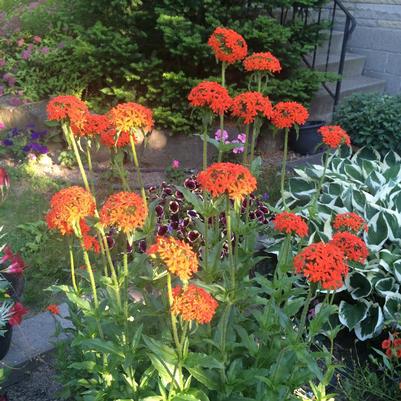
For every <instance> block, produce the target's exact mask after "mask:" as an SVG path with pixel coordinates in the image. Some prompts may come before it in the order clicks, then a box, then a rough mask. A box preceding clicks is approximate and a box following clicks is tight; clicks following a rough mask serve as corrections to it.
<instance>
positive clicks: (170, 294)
mask: <svg viewBox="0 0 401 401" xmlns="http://www.w3.org/2000/svg"><path fill="white" fill-rule="evenodd" d="M167 293H168V301H169V305H170V319H171V327H172V331H173V339H174V343H175V346H176V348H177V353H178V358H179V359H180V358H181V353H180V350H181V346H180V340H179V338H178V330H177V319H176V316H175V315H174V313H173V311H172V307H173V302H174V298H173V289H172V286H171V274H170V273H167Z"/></svg>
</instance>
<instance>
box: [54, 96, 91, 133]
mask: <svg viewBox="0 0 401 401" xmlns="http://www.w3.org/2000/svg"><path fill="white" fill-rule="evenodd" d="M88 113H89V110H88V106H87V105H86V104H85V103H84V102H83V101H82V100H80V99H78V98H77V97H75V96H57V97H55V98H53V99H51V100H50V101H49V103H48V104H47V118H48V119H49V120H51V121H67V120H68V121H69V122H70V123H71V124H74V125H75V126H76V127H82V125H83V124H84V122H85V119H86V116H87V114H88Z"/></svg>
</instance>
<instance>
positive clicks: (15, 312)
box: [8, 302, 28, 326]
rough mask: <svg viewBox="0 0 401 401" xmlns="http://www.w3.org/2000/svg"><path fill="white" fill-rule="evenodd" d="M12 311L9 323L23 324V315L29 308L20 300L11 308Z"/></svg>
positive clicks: (12, 324)
mask: <svg viewBox="0 0 401 401" xmlns="http://www.w3.org/2000/svg"><path fill="white" fill-rule="evenodd" d="M10 312H11V313H12V315H11V318H10V320H9V321H8V323H9V324H10V325H11V326H17V325H19V324H21V322H22V317H23V316H24V315H25V314H26V313H28V309H26V308H25V306H24V305H22V304H21V303H20V302H16V303H15V304H14V305H13V307H12V308H11V309H10Z"/></svg>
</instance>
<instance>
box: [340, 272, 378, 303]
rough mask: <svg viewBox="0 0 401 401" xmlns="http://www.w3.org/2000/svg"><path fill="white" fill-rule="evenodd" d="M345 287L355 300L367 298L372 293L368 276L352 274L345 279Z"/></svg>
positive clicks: (357, 273) (358, 273)
mask: <svg viewBox="0 0 401 401" xmlns="http://www.w3.org/2000/svg"><path fill="white" fill-rule="evenodd" d="M345 286H346V287H347V290H348V292H349V293H350V294H351V297H352V298H353V299H360V298H365V297H367V296H368V295H369V294H370V293H371V292H372V285H371V283H370V281H369V280H368V279H367V277H366V275H365V274H363V273H360V272H352V273H351V274H349V275H348V276H347V278H346V279H345Z"/></svg>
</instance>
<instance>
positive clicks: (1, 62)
mask: <svg viewBox="0 0 401 401" xmlns="http://www.w3.org/2000/svg"><path fill="white" fill-rule="evenodd" d="M5 65H6V60H4V58H2V59H0V68H1V67H4V66H5Z"/></svg>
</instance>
